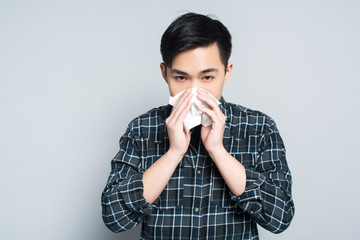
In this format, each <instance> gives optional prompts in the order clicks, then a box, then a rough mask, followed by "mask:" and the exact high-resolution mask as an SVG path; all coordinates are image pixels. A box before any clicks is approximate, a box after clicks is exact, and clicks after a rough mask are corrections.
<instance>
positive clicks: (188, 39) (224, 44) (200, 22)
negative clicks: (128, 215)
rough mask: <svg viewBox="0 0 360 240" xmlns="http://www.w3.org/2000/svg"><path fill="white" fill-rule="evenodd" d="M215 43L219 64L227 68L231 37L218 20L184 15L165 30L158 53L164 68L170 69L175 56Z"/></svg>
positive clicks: (192, 14)
mask: <svg viewBox="0 0 360 240" xmlns="http://www.w3.org/2000/svg"><path fill="white" fill-rule="evenodd" d="M213 43H217V46H218V48H219V52H220V59H221V62H222V63H223V64H224V65H225V69H226V68H227V64H228V61H229V58H230V54H231V35H230V32H229V31H228V30H227V28H226V27H225V26H224V25H223V24H222V23H221V22H220V21H218V20H216V19H212V18H210V17H209V16H205V15H201V14H197V13H191V12H190V13H186V14H184V15H181V16H180V17H178V18H177V19H175V21H173V22H172V23H171V24H170V26H169V27H168V28H167V29H166V30H165V32H164V34H163V36H162V38H161V45H160V51H161V55H162V58H163V61H164V64H165V66H166V67H170V68H171V65H172V62H173V60H174V58H175V56H176V55H177V54H179V53H180V52H183V51H185V50H190V49H195V48H197V47H206V46H209V45H211V44H213Z"/></svg>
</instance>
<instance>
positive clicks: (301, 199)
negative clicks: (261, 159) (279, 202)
mask: <svg viewBox="0 0 360 240" xmlns="http://www.w3.org/2000/svg"><path fill="white" fill-rule="evenodd" d="M183 10H188V11H195V12H200V13H204V14H208V13H212V14H215V15H216V16H217V17H218V18H219V19H220V20H221V21H222V22H223V23H224V24H225V25H226V26H227V27H228V28H229V30H230V32H231V33H232V36H233V45H234V48H233V54H232V57H231V61H232V62H233V63H234V72H233V76H232V78H231V79H230V80H229V82H228V83H227V84H226V85H225V89H224V96H225V99H226V100H227V101H229V102H235V103H238V104H241V105H244V106H247V107H250V108H253V109H258V110H261V111H263V112H265V113H267V114H268V115H270V116H271V117H273V118H274V119H275V121H276V122H277V125H278V128H279V130H280V132H281V133H282V137H283V139H284V141H285V143H286V146H287V151H288V163H289V165H290V168H291V170H292V172H293V178H294V185H293V196H294V200H295V204H296V214H295V218H294V220H293V222H292V225H291V226H290V228H289V229H288V230H287V231H285V232H284V233H282V234H280V235H273V234H271V233H268V232H266V231H264V230H263V229H261V228H260V234H261V237H262V239H299V240H300V239H301V240H302V239H355V238H356V236H357V235H358V234H356V233H357V230H356V229H357V227H358V221H357V220H356V219H357V218H356V217H357V216H358V215H359V213H360V211H359V204H358V199H359V197H360V194H359V187H358V175H359V174H358V172H359V170H358V169H359V166H360V164H359V160H360V159H359V154H358V152H359V147H358V144H359V134H360V131H359V130H360V129H359V120H358V119H359V116H360V114H359V96H358V92H359V90H360V89H359V88H360V83H359V80H360V78H359V77H360V73H359V69H360V68H359V55H360V49H359V42H360V33H359V22H360V17H359V10H360V4H359V1H325V0H324V1H319V0H317V1H314V0H312V1H310V0H307V1H235V0H234V1H174V2H172V1H131V2H130V1H16V0H15V1H14V0H13V1H10V0H9V1H0V107H1V108H0V111H1V117H0V146H1V150H0V160H1V166H0V189H1V205H0V208H1V209H0V239H6V240H10V239H53V240H57V239H59V240H60V239H86V240H95V239H109V240H110V239H137V238H138V234H139V228H136V229H134V230H131V231H129V232H125V233H120V234H115V233H111V232H110V231H109V230H107V229H106V227H105V226H104V224H103V223H102V219H101V205H100V194H101V191H102V190H103V188H104V186H105V183H106V180H107V177H108V174H109V171H110V161H111V159H112V157H113V156H114V155H115V154H116V152H117V151H118V140H119V138H120V136H121V135H122V134H123V133H124V131H125V128H126V126H127V124H128V122H129V121H130V120H131V119H133V118H134V117H136V116H138V115H139V114H141V113H143V112H145V111H147V110H149V109H151V108H152V107H156V106H159V105H163V104H166V103H167V101H168V89H167V86H166V84H165V82H164V81H163V80H162V78H161V74H160V69H159V63H160V62H161V56H160V53H159V42H160V38H161V35H162V33H163V31H164V30H165V28H166V27H167V26H168V25H169V24H170V22H171V21H172V20H173V19H175V18H176V17H177V16H179V15H180V14H182V13H184V11H183Z"/></svg>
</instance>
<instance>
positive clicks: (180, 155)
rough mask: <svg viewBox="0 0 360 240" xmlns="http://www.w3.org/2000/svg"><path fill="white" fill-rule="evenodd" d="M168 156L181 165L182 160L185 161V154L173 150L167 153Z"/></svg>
mask: <svg viewBox="0 0 360 240" xmlns="http://www.w3.org/2000/svg"><path fill="white" fill-rule="evenodd" d="M166 155H167V156H168V158H169V159H171V160H172V161H175V162H177V163H179V162H180V161H181V159H183V157H184V155H185V153H182V152H179V151H176V150H173V149H171V148H170V149H169V150H168V151H167V152H166Z"/></svg>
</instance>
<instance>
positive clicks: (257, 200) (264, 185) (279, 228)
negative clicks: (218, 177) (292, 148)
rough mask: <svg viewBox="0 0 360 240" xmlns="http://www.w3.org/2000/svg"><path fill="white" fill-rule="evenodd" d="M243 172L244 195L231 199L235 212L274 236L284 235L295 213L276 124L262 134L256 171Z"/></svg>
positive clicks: (287, 171)
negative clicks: (282, 233)
mask: <svg viewBox="0 0 360 240" xmlns="http://www.w3.org/2000/svg"><path fill="white" fill-rule="evenodd" d="M245 170H246V178H247V180H246V188H245V192H244V193H243V194H242V195H240V196H233V197H232V200H234V201H236V203H235V206H236V209H237V211H238V212H243V211H245V212H246V213H247V214H249V215H250V216H251V217H252V218H253V219H254V220H255V221H256V222H257V223H258V224H260V225H261V226H262V227H264V228H265V229H267V230H269V231H271V232H273V233H281V232H283V231H284V230H285V229H286V228H287V227H288V226H289V225H290V222H291V220H292V218H293V216H294V211H295V209H294V202H293V200H292V196H291V186H292V177H291V172H290V169H289V168H288V165H287V162H286V151H285V147H284V144H283V141H282V139H281V137H280V134H279V132H278V130H277V128H276V125H275V123H273V124H272V125H271V126H270V131H267V132H266V133H265V134H264V137H263V139H262V141H261V143H260V146H259V153H258V154H257V159H256V165H255V167H245Z"/></svg>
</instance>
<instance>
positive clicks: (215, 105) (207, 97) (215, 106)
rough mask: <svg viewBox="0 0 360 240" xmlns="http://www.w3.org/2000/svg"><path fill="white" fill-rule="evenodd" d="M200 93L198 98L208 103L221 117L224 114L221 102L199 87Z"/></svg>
mask: <svg viewBox="0 0 360 240" xmlns="http://www.w3.org/2000/svg"><path fill="white" fill-rule="evenodd" d="M198 93H199V94H198V99H199V100H201V101H202V102H204V103H206V104H207V105H208V106H209V108H210V109H211V110H213V111H215V113H216V114H217V115H218V117H219V118H221V117H222V116H223V115H224V114H223V113H222V112H221V110H220V107H219V104H218V103H217V102H216V101H215V100H214V99H213V98H212V97H211V96H210V95H209V93H208V92H206V91H205V90H203V89H198Z"/></svg>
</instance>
